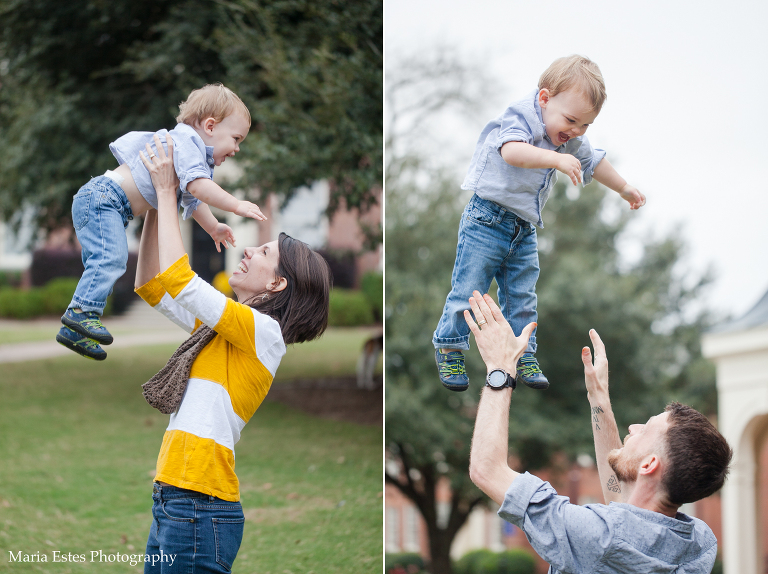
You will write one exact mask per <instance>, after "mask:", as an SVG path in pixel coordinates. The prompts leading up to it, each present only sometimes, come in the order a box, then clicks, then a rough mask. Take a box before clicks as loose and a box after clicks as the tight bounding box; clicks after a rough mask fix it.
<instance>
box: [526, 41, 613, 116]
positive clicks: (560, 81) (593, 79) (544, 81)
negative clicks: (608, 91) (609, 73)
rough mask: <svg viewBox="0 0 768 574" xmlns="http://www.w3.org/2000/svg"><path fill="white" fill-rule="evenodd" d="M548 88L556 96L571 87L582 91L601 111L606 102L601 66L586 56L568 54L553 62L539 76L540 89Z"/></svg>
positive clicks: (597, 110) (594, 108)
mask: <svg viewBox="0 0 768 574" xmlns="http://www.w3.org/2000/svg"><path fill="white" fill-rule="evenodd" d="M544 88H547V89H548V90H549V94H550V96H556V95H557V94H559V93H560V92H564V91H565V90H568V89H570V88H576V89H577V90H579V91H580V92H582V93H583V94H584V95H585V96H586V97H587V99H588V100H589V102H590V103H591V104H592V110H593V111H596V112H599V111H600V109H601V108H602V107H603V102H605V98H606V95H605V82H604V81H603V75H602V74H601V73H600V68H598V67H597V64H595V63H594V62H593V61H592V60H590V59H589V58H586V57H584V56H578V55H576V54H574V55H573V56H566V57H563V58H558V59H557V60H555V61H554V62H552V63H551V64H550V66H549V68H547V69H546V70H544V73H543V74H542V75H541V77H540V78H539V90H543V89H544Z"/></svg>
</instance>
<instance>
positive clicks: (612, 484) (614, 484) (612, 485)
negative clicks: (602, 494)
mask: <svg viewBox="0 0 768 574" xmlns="http://www.w3.org/2000/svg"><path fill="white" fill-rule="evenodd" d="M605 486H607V487H608V490H610V491H611V492H616V493H621V486H619V481H618V480H617V479H616V475H615V474H612V475H611V478H609V479H608V483H607V484H606V485H605Z"/></svg>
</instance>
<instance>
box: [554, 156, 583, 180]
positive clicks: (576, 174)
mask: <svg viewBox="0 0 768 574" xmlns="http://www.w3.org/2000/svg"><path fill="white" fill-rule="evenodd" d="M559 155H560V160H559V161H558V163H557V171H559V172H562V173H564V174H565V175H567V176H568V177H570V178H571V181H572V182H573V185H579V182H580V181H581V162H580V161H579V160H577V159H576V158H575V157H574V156H572V155H571V154H569V153H562V154H559Z"/></svg>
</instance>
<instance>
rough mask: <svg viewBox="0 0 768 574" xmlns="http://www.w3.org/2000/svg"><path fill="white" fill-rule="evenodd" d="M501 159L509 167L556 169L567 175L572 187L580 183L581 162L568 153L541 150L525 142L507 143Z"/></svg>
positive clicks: (503, 147)
mask: <svg viewBox="0 0 768 574" xmlns="http://www.w3.org/2000/svg"><path fill="white" fill-rule="evenodd" d="M500 151H501V157H502V159H503V160H504V161H505V162H507V163H508V164H509V165H514V166H515V167H523V168H526V169H540V168H546V169H556V170H557V171H559V172H562V173H564V174H565V175H567V176H568V177H569V178H570V179H571V181H572V182H573V185H578V184H579V182H581V162H580V161H579V160H578V159H576V158H575V157H574V156H572V155H571V154H569V153H557V152H556V151H551V150H548V149H541V148H538V147H535V146H532V145H531V144H528V143H525V142H507V143H505V144H504V145H503V146H501V150H500Z"/></svg>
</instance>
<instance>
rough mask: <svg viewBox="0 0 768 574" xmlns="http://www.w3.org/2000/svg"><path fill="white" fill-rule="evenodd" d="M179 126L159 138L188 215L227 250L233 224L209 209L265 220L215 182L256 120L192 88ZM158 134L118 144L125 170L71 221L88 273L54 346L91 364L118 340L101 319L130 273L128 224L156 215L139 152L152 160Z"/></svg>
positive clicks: (220, 91) (220, 97)
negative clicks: (118, 285)
mask: <svg viewBox="0 0 768 574" xmlns="http://www.w3.org/2000/svg"><path fill="white" fill-rule="evenodd" d="M176 121H177V122H178V125H177V126H176V127H175V128H174V129H172V130H171V131H170V132H168V131H167V130H160V131H158V132H156V133H157V135H158V136H159V137H160V141H165V136H166V135H167V134H168V133H170V134H171V137H172V138H173V142H174V153H173V162H174V167H175V168H176V174H177V175H178V178H179V189H178V190H177V191H176V194H177V199H178V205H179V207H181V208H182V210H183V211H182V217H183V218H184V219H187V218H189V217H190V216H192V217H193V218H194V219H195V221H197V222H198V223H199V224H200V226H201V227H202V228H203V229H205V231H206V232H208V234H209V235H210V236H211V237H212V238H213V240H214V242H215V243H216V249H217V250H219V251H221V247H220V246H221V245H224V247H225V248H226V247H228V243H230V244H232V245H234V236H233V234H232V229H231V228H230V227H229V226H227V225H226V224H224V223H219V222H218V221H217V220H216V217H214V215H213V214H212V213H211V210H210V208H209V207H208V205H212V206H214V207H217V208H219V209H221V210H223V211H229V212H231V213H235V214H237V215H240V216H242V217H251V218H253V219H257V220H264V219H266V218H265V217H264V215H263V214H262V213H261V210H260V209H259V208H258V206H256V205H255V204H253V203H251V202H249V201H240V200H238V199H235V198H234V197H233V196H232V195H230V194H229V193H227V192H226V191H224V190H223V189H222V188H221V187H219V185H217V184H216V183H214V182H213V168H214V167H215V166H218V165H221V164H222V163H223V162H224V161H225V160H226V158H228V157H233V156H234V155H235V154H236V153H237V152H238V151H240V143H241V142H242V141H243V140H244V139H245V136H246V135H248V131H249V129H250V127H251V114H250V112H249V111H248V108H247V107H246V106H245V104H244V103H243V102H242V100H241V99H240V98H239V97H237V95H235V93H234V92H232V91H231V90H229V89H228V88H225V87H224V86H222V85H221V84H211V85H207V86H204V87H202V88H200V89H199V90H194V91H193V92H192V93H191V94H190V95H189V97H188V98H187V100H186V101H185V102H182V103H181V104H180V105H179V115H178V117H177V118H176ZM154 135H155V134H154V133H153V132H130V133H128V134H126V135H124V136H122V137H120V138H118V139H117V140H116V141H114V142H112V143H111V144H110V145H109V149H110V151H111V152H112V154H113V155H114V156H115V158H116V159H117V161H118V163H119V164H120V166H119V167H118V168H117V169H115V170H114V171H111V170H107V172H106V173H105V174H104V175H102V176H99V177H95V178H93V179H91V181H89V182H88V183H86V184H85V185H84V186H83V187H81V188H80V191H78V192H77V194H76V195H75V197H74V198H73V200H72V222H73V224H74V226H75V233H76V234H77V239H78V240H79V241H80V245H81V246H82V258H83V265H84V266H85V271H84V272H83V275H82V277H81V278H80V281H79V282H78V284H77V288H76V290H75V294H74V295H73V297H72V301H71V302H70V303H69V306H68V308H67V311H66V312H65V313H64V315H63V316H62V318H61V322H62V323H63V324H64V327H62V328H61V330H60V331H59V333H58V334H57V335H56V340H57V341H58V342H59V343H61V344H62V345H64V346H65V347H67V348H69V349H72V350H73V351H75V352H76V353H79V354H80V355H83V356H84V357H88V358H90V359H96V360H104V359H105V358H106V357H107V353H106V352H105V351H104V350H103V349H102V348H101V346H100V345H99V344H102V345H109V344H110V343H112V340H113V338H112V335H111V334H110V333H109V331H107V329H106V328H105V327H104V325H103V324H102V323H101V320H100V316H101V315H102V313H103V312H104V306H105V305H106V303H107V297H108V296H109V294H110V293H111V292H112V287H113V286H114V284H115V281H117V280H118V279H119V278H120V277H121V276H122V275H123V274H124V273H125V269H126V265H127V262H128V241H127V238H126V235H125V228H126V227H127V226H128V221H130V220H131V219H133V218H134V217H135V216H138V215H142V214H144V213H146V212H147V210H149V209H151V208H154V209H157V194H156V192H155V188H154V187H153V185H152V180H151V178H150V176H149V172H148V171H147V168H146V167H144V164H143V163H142V162H141V159H140V157H139V152H140V151H144V152H145V155H148V156H150V158H151V157H154V154H155V152H156V151H157V148H156V146H155V143H154V138H153V136H154ZM164 147H166V146H164ZM166 151H167V148H166Z"/></svg>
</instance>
